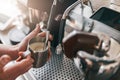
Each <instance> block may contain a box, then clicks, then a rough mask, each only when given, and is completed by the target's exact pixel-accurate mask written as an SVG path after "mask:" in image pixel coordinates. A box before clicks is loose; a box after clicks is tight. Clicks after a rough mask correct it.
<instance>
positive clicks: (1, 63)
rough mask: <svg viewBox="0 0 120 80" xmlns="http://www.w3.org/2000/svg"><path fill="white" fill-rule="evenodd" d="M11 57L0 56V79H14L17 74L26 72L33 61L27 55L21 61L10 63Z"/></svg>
mask: <svg viewBox="0 0 120 80" xmlns="http://www.w3.org/2000/svg"><path fill="white" fill-rule="evenodd" d="M10 61H11V57H10V56H8V55H3V56H1V57H0V80H15V79H16V78H17V77H18V76H19V75H21V74H23V73H25V72H27V71H28V70H29V69H30V68H31V67H32V63H33V59H32V58H31V57H30V55H29V56H27V57H26V58H25V59H22V60H21V61H18V62H14V64H12V65H10V63H8V62H10Z"/></svg>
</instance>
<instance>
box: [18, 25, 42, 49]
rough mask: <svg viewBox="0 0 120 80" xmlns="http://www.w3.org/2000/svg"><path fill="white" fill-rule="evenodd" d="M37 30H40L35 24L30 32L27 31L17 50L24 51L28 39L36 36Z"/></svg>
mask: <svg viewBox="0 0 120 80" xmlns="http://www.w3.org/2000/svg"><path fill="white" fill-rule="evenodd" d="M39 31H40V26H39V25H36V28H35V29H34V30H33V31H32V32H31V33H29V34H28V35H27V36H26V37H25V38H24V39H23V40H22V41H21V43H20V44H19V45H20V47H19V51H25V50H26V48H27V45H28V42H29V40H31V39H32V38H33V37H35V36H37V34H38V33H39Z"/></svg>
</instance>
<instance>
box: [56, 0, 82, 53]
mask: <svg viewBox="0 0 120 80" xmlns="http://www.w3.org/2000/svg"><path fill="white" fill-rule="evenodd" d="M78 4H80V1H76V2H75V3H73V4H72V5H71V6H69V7H68V8H67V9H66V10H65V12H64V13H63V16H62V19H61V23H60V29H59V35H58V36H59V37H58V38H59V39H58V40H59V41H58V46H57V48H56V53H57V54H60V53H61V52H62V51H63V49H62V44H61V43H62V39H63V36H64V27H65V23H66V19H67V17H68V15H69V13H70V11H71V10H72V9H74V7H76V6H77V5H78Z"/></svg>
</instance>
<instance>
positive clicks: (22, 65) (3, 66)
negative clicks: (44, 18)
mask: <svg viewBox="0 0 120 80" xmlns="http://www.w3.org/2000/svg"><path fill="white" fill-rule="evenodd" d="M39 31H40V27H39V25H37V26H36V28H35V29H34V30H33V31H32V32H31V33H30V34H28V35H27V36H26V37H25V38H24V39H23V41H21V43H20V44H19V45H17V46H14V47H13V46H9V47H8V46H7V48H6V46H4V48H6V49H4V50H3V51H5V50H8V51H6V54H8V55H4V54H1V55H0V80H15V78H17V77H18V76H19V75H21V74H23V73H25V72H27V71H28V70H29V69H30V68H31V67H32V63H33V62H34V60H33V59H32V58H31V56H30V55H28V56H27V57H26V58H25V59H22V60H20V61H17V62H15V63H14V64H12V65H8V62H10V61H11V60H13V59H17V58H18V56H19V54H18V53H19V52H21V51H25V50H26V49H27V45H28V42H29V40H31V39H32V38H33V37H35V36H37V35H39V36H43V37H44V36H45V32H42V33H39ZM49 38H50V40H52V36H51V35H50V37H49ZM1 46H2V45H1ZM1 51H2V50H1ZM9 51H10V52H9ZM12 53H13V54H12Z"/></svg>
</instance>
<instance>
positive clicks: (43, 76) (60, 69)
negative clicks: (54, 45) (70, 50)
mask: <svg viewBox="0 0 120 80" xmlns="http://www.w3.org/2000/svg"><path fill="white" fill-rule="evenodd" d="M32 72H33V74H34V75H35V77H36V78H37V80H80V77H81V76H80V72H79V71H78V69H77V68H76V67H75V65H74V63H73V62H72V61H71V60H69V59H68V58H66V57H65V55H64V54H59V55H57V54H56V53H53V54H52V57H51V60H50V61H49V62H47V64H45V65H44V66H43V67H41V68H37V69H32Z"/></svg>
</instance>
